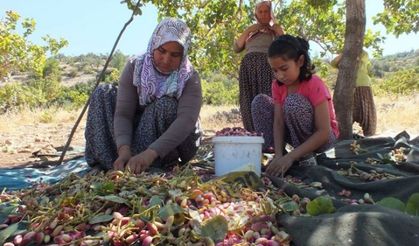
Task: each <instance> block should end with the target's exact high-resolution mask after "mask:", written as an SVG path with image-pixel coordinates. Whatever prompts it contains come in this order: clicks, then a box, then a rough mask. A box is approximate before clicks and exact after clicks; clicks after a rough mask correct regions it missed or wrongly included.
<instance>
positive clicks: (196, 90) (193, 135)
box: [85, 18, 202, 173]
mask: <svg viewBox="0 0 419 246" xmlns="http://www.w3.org/2000/svg"><path fill="white" fill-rule="evenodd" d="M190 41H191V32H190V29H189V28H188V26H187V25H186V24H185V23H184V22H182V21H180V20H178V19H172V18H168V19H164V20H163V21H161V22H160V23H159V24H158V26H157V27H156V29H155V30H154V32H153V35H152V37H151V39H150V42H149V44H148V48H147V52H146V53H145V54H143V55H141V56H139V57H136V58H134V59H131V60H130V61H129V62H128V63H127V65H126V66H125V69H124V71H123V73H122V75H121V77H120V80H119V86H118V88H116V87H114V86H112V85H103V86H100V87H98V88H97V89H96V90H95V91H94V93H93V94H92V97H91V102H90V107H89V113H88V117H87V123H86V131H85V137H86V151H85V157H86V160H87V162H88V163H89V165H91V166H95V165H98V166H99V167H100V168H102V169H105V170H109V169H116V170H123V169H125V168H128V169H130V170H131V171H132V172H134V173H141V172H143V171H145V170H147V169H148V168H149V167H150V166H151V165H152V166H153V167H159V168H161V167H165V166H167V165H170V164H175V163H177V161H178V160H179V159H180V161H181V163H185V162H187V161H189V160H190V159H192V157H193V156H194V155H195V153H196V151H197V149H198V145H199V140H200V137H201V131H200V129H199V124H198V116H199V111H200V109H201V105H202V91H201V83H200V79H199V76H198V73H197V72H196V71H195V70H194V68H193V67H192V65H191V63H190V62H189V59H188V56H187V53H188V48H189V45H190Z"/></svg>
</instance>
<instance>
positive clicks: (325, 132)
mask: <svg viewBox="0 0 419 246" xmlns="http://www.w3.org/2000/svg"><path fill="white" fill-rule="evenodd" d="M329 119H330V117H329V108H328V104H327V100H325V101H323V102H321V103H320V104H318V105H317V106H316V107H315V108H314V124H315V132H314V134H313V135H311V137H309V138H308V139H307V141H305V142H304V143H303V144H301V145H300V146H298V147H297V148H295V149H294V150H293V151H291V152H290V153H288V154H287V155H290V157H291V158H292V159H293V160H299V159H300V158H301V157H304V156H305V155H307V154H310V153H312V152H314V151H315V150H317V149H319V148H320V147H321V146H322V145H324V144H326V143H327V141H328V140H329V134H330V131H331V129H330V120H329Z"/></svg>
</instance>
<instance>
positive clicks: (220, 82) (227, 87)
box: [201, 73, 239, 105]
mask: <svg viewBox="0 0 419 246" xmlns="http://www.w3.org/2000/svg"><path fill="white" fill-rule="evenodd" d="M201 84H202V93H203V98H204V104H211V105H237V104H238V95H239V85H238V82H237V80H236V79H228V78H227V77H226V76H223V75H221V74H218V73H214V74H212V76H207V77H205V78H203V79H202V80H201Z"/></svg>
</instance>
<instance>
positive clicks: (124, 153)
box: [113, 145, 131, 170]
mask: <svg viewBox="0 0 419 246" xmlns="http://www.w3.org/2000/svg"><path fill="white" fill-rule="evenodd" d="M129 159H131V150H130V147H129V146H128V145H122V146H121V147H120V148H119V150H118V158H117V159H116V160H115V162H114V163H113V168H114V169H115V170H124V168H125V164H126V163H127V162H128V161H129Z"/></svg>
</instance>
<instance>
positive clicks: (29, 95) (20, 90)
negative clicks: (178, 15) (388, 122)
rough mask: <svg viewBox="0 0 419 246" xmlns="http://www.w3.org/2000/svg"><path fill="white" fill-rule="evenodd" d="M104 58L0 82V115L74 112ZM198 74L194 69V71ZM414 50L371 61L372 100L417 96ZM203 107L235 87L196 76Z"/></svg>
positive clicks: (113, 78)
mask: <svg viewBox="0 0 419 246" xmlns="http://www.w3.org/2000/svg"><path fill="white" fill-rule="evenodd" d="M106 58H107V57H106V55H97V54H92V53H89V54H86V55H80V56H74V57H70V56H64V55H57V56H54V57H52V58H49V59H48V60H47V61H46V63H45V66H44V68H43V70H42V74H41V75H38V74H33V73H32V74H31V73H15V74H13V75H12V76H11V77H9V78H7V79H6V80H5V81H2V82H0V83H1V84H0V113H5V112H8V111H16V110H17V111H18V110H20V109H22V108H48V107H51V106H55V107H64V108H70V109H71V108H78V107H80V106H81V105H83V104H84V103H85V101H86V100H87V98H88V96H89V93H90V92H91V90H92V88H93V86H94V84H95V82H96V79H97V76H98V75H99V74H100V72H101V70H102V69H103V66H104V63H105V61H106ZM127 60H128V56H126V55H124V54H123V53H121V52H119V51H117V52H116V53H115V55H114V57H113V59H112V61H111V63H110V65H109V67H108V68H107V70H106V73H105V76H104V79H103V82H104V83H117V81H118V78H119V76H120V73H121V71H122V70H123V67H124V65H125V63H126V61H127ZM316 63H317V67H318V69H319V70H318V72H319V74H320V76H321V77H322V78H324V80H325V81H326V82H327V83H328V84H329V86H330V87H331V88H333V87H334V83H335V81H336V73H337V70H336V69H333V68H331V67H330V66H329V65H328V64H327V63H326V62H324V61H321V60H317V61H316ZM197 69H198V70H199V68H197ZM418 74H419V50H417V51H410V52H404V53H399V54H395V55H391V56H386V57H383V58H380V59H376V60H372V66H371V76H372V78H373V89H374V92H375V94H376V95H388V94H391V95H412V94H415V93H416V92H417V91H419V82H418V80H417V78H418V77H419V76H418ZM201 78H202V88H203V93H204V103H205V104H208V105H237V103H238V82H237V78H235V77H228V76H225V75H223V74H221V73H218V72H213V73H211V74H201Z"/></svg>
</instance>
